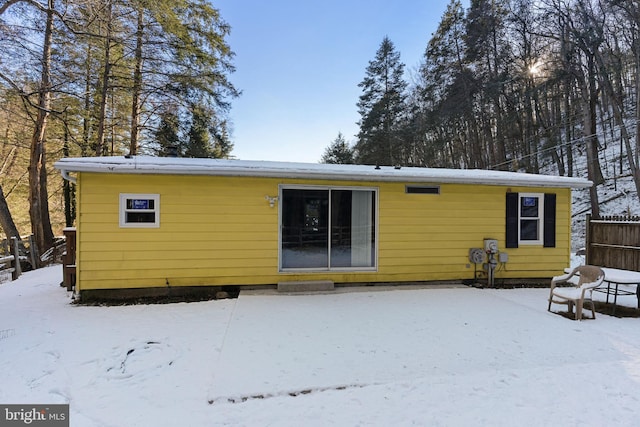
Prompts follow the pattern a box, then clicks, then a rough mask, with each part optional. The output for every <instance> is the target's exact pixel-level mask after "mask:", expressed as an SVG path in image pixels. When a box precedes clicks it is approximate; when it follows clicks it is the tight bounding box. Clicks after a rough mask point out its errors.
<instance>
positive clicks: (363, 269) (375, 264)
mask: <svg viewBox="0 0 640 427" xmlns="http://www.w3.org/2000/svg"><path fill="white" fill-rule="evenodd" d="M283 190H327V191H330V190H350V191H372V192H373V194H374V201H375V204H376V205H375V219H374V220H375V227H374V229H375V231H374V232H375V241H374V245H373V248H372V250H373V265H372V266H370V267H332V266H331V265H329V268H290V267H287V268H283V267H282V209H283V203H282V201H283V200H284V198H283V196H282V192H283ZM379 193H380V191H379V188H378V187H359V186H339V185H300V184H280V185H278V200H279V201H280V202H279V203H278V272H279V273H300V272H309V273H314V272H341V271H345V272H376V271H378V247H379V241H380V230H379V226H380V220H379V213H380V203H379ZM329 200H331V197H329ZM329 203H331V201H329ZM329 206H331V205H329ZM329 209H331V207H330V208H329ZM328 250H329V252H330V251H331V242H329V248H328ZM330 262H331V261H329V263H330Z"/></svg>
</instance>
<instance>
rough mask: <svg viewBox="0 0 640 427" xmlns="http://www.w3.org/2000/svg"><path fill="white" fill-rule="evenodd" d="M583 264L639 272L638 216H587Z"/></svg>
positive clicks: (639, 232)
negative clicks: (595, 217) (597, 217)
mask: <svg viewBox="0 0 640 427" xmlns="http://www.w3.org/2000/svg"><path fill="white" fill-rule="evenodd" d="M586 231H587V236H586V251H587V254H586V260H585V262H586V263H587V264H591V265H599V266H601V267H610V268H620V269H623V270H633V271H640V217H621V216H615V217H603V218H599V219H592V218H591V215H587V227H586Z"/></svg>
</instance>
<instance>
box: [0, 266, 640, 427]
mask: <svg viewBox="0 0 640 427" xmlns="http://www.w3.org/2000/svg"><path fill="white" fill-rule="evenodd" d="M61 274H62V273H61V269H60V267H59V266H55V267H49V268H45V269H41V270H38V271H35V272H29V273H26V274H24V275H23V276H22V277H21V278H20V279H19V280H18V281H16V282H9V283H4V284H1V285H0V381H1V382H0V403H3V404H7V403H21V404H28V403H48V404H54V403H69V404H70V411H71V412H70V414H71V425H72V426H118V427H119V426H226V425H228V426H266V425H269V426H301V425H304V426H326V425H338V426H357V425H360V426H370V425H371V426H389V425H397V426H406V425H427V426H470V425H473V426H513V425H523V426H524V425H526V426H551V425H563V426H573V425H580V426H603V425H616V426H633V425H638V420H639V416H640V318H615V317H611V316H607V315H605V314H601V313H598V317H597V319H596V320H584V321H582V322H576V321H572V320H569V319H567V318H565V317H562V316H560V315H557V314H552V313H548V312H547V310H546V309H547V301H546V298H547V295H548V290H547V289H514V290H489V289H484V290H482V289H474V288H466V287H465V288H462V287H460V288H436V289H434V288H431V289H416V288H413V289H410V290H407V289H404V288H398V289H393V290H373V289H371V288H365V289H360V290H357V289H351V290H349V292H336V293H325V294H316V295H297V296H292V295H276V294H269V293H262V294H249V293H242V294H241V295H240V297H239V298H238V299H229V300H218V301H208V302H198V303H176V304H166V305H131V306H111V307H101V306H78V305H72V304H70V298H69V295H68V294H67V292H66V291H65V290H64V289H63V288H60V287H59V286H58V284H59V282H60V280H61ZM619 302H622V303H623V304H625V305H630V306H634V304H635V297H623V298H621V300H620V301H619Z"/></svg>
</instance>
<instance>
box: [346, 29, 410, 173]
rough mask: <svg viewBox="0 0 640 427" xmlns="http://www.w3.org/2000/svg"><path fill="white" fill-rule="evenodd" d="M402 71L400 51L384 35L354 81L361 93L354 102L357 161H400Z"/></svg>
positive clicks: (384, 162) (381, 162)
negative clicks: (359, 79)
mask: <svg viewBox="0 0 640 427" xmlns="http://www.w3.org/2000/svg"><path fill="white" fill-rule="evenodd" d="M403 74H404V64H403V63H402V62H400V53H399V52H396V50H395V47H394V45H393V43H392V42H391V40H389V38H388V37H385V38H384V39H383V40H382V43H381V44H380V47H379V49H378V51H377V52H376V56H375V59H374V60H373V61H369V66H368V67H367V69H366V75H365V78H364V80H362V82H361V83H360V84H359V85H358V86H359V87H361V88H362V92H363V93H362V95H360V100H359V101H358V104H357V106H358V113H359V114H360V116H361V120H360V122H359V123H358V124H359V125H360V132H359V133H358V142H357V143H356V147H355V148H356V161H357V163H361V164H379V165H396V164H401V163H402V162H403V159H402V156H401V149H402V129H401V128H402V126H401V121H402V119H403V115H404V114H405V110H406V107H405V98H406V88H407V83H406V82H405V81H404V80H403Z"/></svg>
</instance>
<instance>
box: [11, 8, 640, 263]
mask: <svg viewBox="0 0 640 427" xmlns="http://www.w3.org/2000/svg"><path fill="white" fill-rule="evenodd" d="M230 31H231V28H230V26H229V25H228V24H227V23H226V22H225V21H224V19H223V17H222V16H220V13H219V11H218V10H217V9H216V8H215V2H213V3H210V2H208V1H206V0H154V1H148V0H100V1H98V0H0V227H1V228H2V231H3V233H4V234H5V235H6V236H19V235H20V233H21V232H22V233H27V234H32V235H33V236H34V239H35V242H36V244H37V246H38V249H39V251H40V252H43V251H45V250H46V249H47V248H49V247H50V246H51V244H52V242H53V239H54V231H55V232H56V233H58V232H59V231H60V230H61V229H62V227H64V226H65V225H72V224H73V222H74V217H75V209H74V189H73V185H71V184H69V183H68V182H66V181H65V182H63V180H62V179H61V178H60V177H59V175H58V174H57V173H55V171H54V170H53V168H52V164H53V162H55V161H56V160H57V159H59V158H61V157H65V156H104V155H122V154H133V155H135V154H146V155H154V156H163V155H167V153H168V152H170V151H173V152H176V153H177V154H178V155H179V156H182V157H210V158H227V157H231V156H232V150H233V142H232V135H231V124H230V120H229V118H228V116H229V115H228V112H229V108H230V106H231V103H232V101H233V99H235V98H236V97H238V96H239V95H240V91H239V90H238V89H237V88H235V87H234V86H233V85H232V84H231V83H230V81H229V76H230V74H231V73H233V71H234V65H233V58H234V54H233V51H232V48H231V46H229V44H228V42H227V38H228V36H229V34H230ZM381 36H382V35H381ZM363 71H364V77H363V79H362V81H361V82H360V84H359V87H360V89H361V95H360V97H359V99H357V100H354V102H355V103H356V106H357V109H358V113H359V115H360V121H359V123H358V126H359V132H358V135H357V137H356V140H355V142H354V143H353V144H350V143H348V142H347V141H346V140H345V137H344V136H343V135H342V134H338V136H337V137H336V139H335V140H334V141H333V142H331V143H330V144H329V145H328V147H327V148H326V151H325V153H324V155H323V157H322V159H321V161H323V162H326V163H361V164H378V165H394V166H417V167H447V168H478V169H497V170H510V171H519V172H529V173H551V174H559V175H566V176H573V175H575V173H576V171H575V170H574V169H575V165H576V162H577V159H579V158H580V159H586V164H587V172H588V178H589V179H591V180H592V181H593V182H594V183H596V184H600V183H602V182H603V179H604V177H603V174H602V169H601V164H600V162H601V158H602V155H601V153H603V150H604V149H605V148H606V147H607V146H611V145H612V144H616V145H618V146H619V147H620V149H619V150H618V153H619V156H618V157H617V158H615V159H608V160H609V161H611V162H614V161H615V162H616V167H617V173H618V174H619V175H626V176H629V177H632V179H633V181H634V183H635V185H636V188H638V186H640V172H639V171H638V168H639V167H640V166H639V153H640V149H639V146H640V132H639V130H640V120H639V119H640V96H639V94H640V80H639V79H638V74H639V71H640V2H638V1H637V0H470V1H469V2H468V3H467V4H465V5H463V3H462V2H461V1H460V0H451V1H450V3H449V4H448V6H447V9H446V11H445V12H444V14H443V15H442V17H441V19H440V22H439V25H438V28H437V30H436V31H435V32H434V33H433V34H432V35H431V38H430V39H429V41H428V42H427V43H426V46H425V48H424V56H423V58H422V59H421V62H420V64H419V66H418V67H417V68H416V69H415V70H413V71H412V70H407V67H406V65H405V64H403V63H402V62H401V61H400V52H398V51H397V49H396V48H395V46H394V44H393V41H392V40H391V39H390V38H389V37H386V36H385V37H383V38H382V42H381V44H380V45H379V48H378V50H377V52H375V56H374V57H373V58H372V59H371V61H369V65H368V67H366V69H365V70H363ZM590 197H591V212H592V214H593V216H594V217H597V216H598V215H599V201H598V193H597V191H596V187H595V186H594V188H593V189H592V190H591V192H590ZM635 197H637V196H635Z"/></svg>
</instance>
